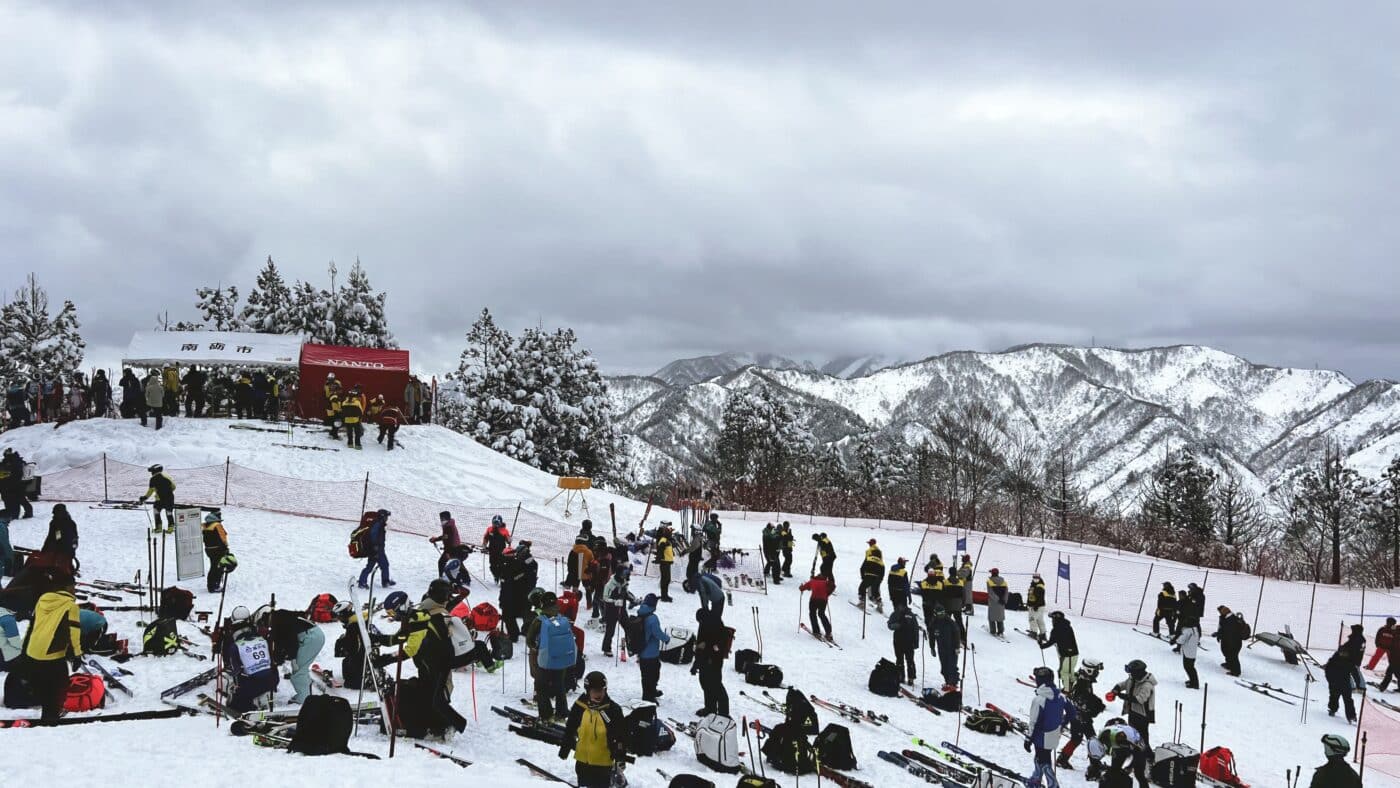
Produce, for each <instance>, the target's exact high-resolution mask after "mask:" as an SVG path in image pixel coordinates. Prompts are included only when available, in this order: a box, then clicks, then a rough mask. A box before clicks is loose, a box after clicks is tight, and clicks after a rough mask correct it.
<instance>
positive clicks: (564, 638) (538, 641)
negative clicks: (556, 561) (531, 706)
mask: <svg viewBox="0 0 1400 788" xmlns="http://www.w3.org/2000/svg"><path fill="white" fill-rule="evenodd" d="M525 643H526V645H528V646H529V647H530V648H531V649H538V653H537V654H536V656H535V665H536V671H535V706H536V708H537V709H538V711H539V717H540V722H541V723H543V724H549V723H550V722H553V721H554V718H555V717H563V716H565V715H566V714H568V713H569V709H568V705H567V704H566V702H565V699H564V691H565V689H566V687H567V683H568V672H569V670H570V669H571V668H572V667H573V666H574V663H575V662H577V661H578V651H577V649H578V647H577V645H576V643H575V641H574V633H573V624H572V622H570V621H569V619H568V617H567V616H565V615H563V614H562V613H560V612H559V600H558V599H557V598H556V597H555V596H554V594H551V593H548V592H546V593H545V594H544V596H543V597H542V599H541V610H540V615H539V616H538V617H536V619H535V620H534V621H533V622H531V624H530V629H529V632H528V633H527V634H526V636H525Z"/></svg>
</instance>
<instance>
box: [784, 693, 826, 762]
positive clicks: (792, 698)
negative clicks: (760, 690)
mask: <svg viewBox="0 0 1400 788" xmlns="http://www.w3.org/2000/svg"><path fill="white" fill-rule="evenodd" d="M783 708H784V709H785V711H784V712H783V719H784V720H785V721H787V722H790V723H792V724H793V725H796V726H797V727H798V728H799V729H801V730H802V732H803V733H805V734H808V735H811V734H815V733H816V732H817V731H819V730H821V723H819V722H818V721H817V710H816V709H814V708H812V702H811V701H809V700H807V696H806V695H803V694H802V691H801V690H799V689H797V688H796V687H788V691H787V697H786V698H784V703H783ZM838 768H839V767H838Z"/></svg>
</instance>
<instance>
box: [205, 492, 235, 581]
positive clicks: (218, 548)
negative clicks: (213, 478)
mask: <svg viewBox="0 0 1400 788" xmlns="http://www.w3.org/2000/svg"><path fill="white" fill-rule="evenodd" d="M199 536H200V538H201V539H202V540H203V541H204V555H205V556H207V557H208V558H209V576H208V578H206V580H205V585H204V587H205V588H206V589H208V591H209V593H211V594H217V593H219V589H220V588H221V587H222V586H223V582H224V576H225V575H227V574H228V573H229V572H232V571H233V570H234V569H235V568H236V567H237V566H238V559H236V558H234V557H233V553H231V552H229V549H228V532H227V531H225V530H224V523H223V520H222V519H221V518H220V517H219V514H218V512H209V513H208V514H206V515H204V522H203V523H201V524H200V526H199Z"/></svg>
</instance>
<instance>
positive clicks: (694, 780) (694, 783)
mask: <svg viewBox="0 0 1400 788" xmlns="http://www.w3.org/2000/svg"><path fill="white" fill-rule="evenodd" d="M666 788H715V784H714V783H712V782H710V781H709V780H706V779H705V778H704V777H701V776H700V775H698V774H678V775H676V776H675V777H672V778H671V782H669V783H667V784H666Z"/></svg>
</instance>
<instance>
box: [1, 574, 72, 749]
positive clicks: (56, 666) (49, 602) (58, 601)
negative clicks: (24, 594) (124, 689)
mask: <svg viewBox="0 0 1400 788" xmlns="http://www.w3.org/2000/svg"><path fill="white" fill-rule="evenodd" d="M39 587H40V590H41V593H40V596H39V599H38V601H37V602H36V603H35V605H34V615H33V618H32V621H31V622H30V624H29V632H28V633H27V634H26V635H25V639H24V643H23V649H24V656H25V659H23V660H20V664H19V665H18V666H16V667H17V668H18V670H17V671H16V672H17V673H20V674H21V675H22V677H23V678H24V679H25V680H27V681H28V682H29V686H30V688H31V690H32V691H33V693H34V697H35V698H37V699H38V700H39V703H40V705H41V706H42V707H43V713H42V716H41V717H40V719H39V724H40V725H54V724H57V723H58V718H59V717H60V716H62V714H63V701H64V699H65V698H66V697H67V696H68V663H69V662H70V661H71V662H72V663H73V667H75V668H76V667H78V666H79V665H81V664H82V656H83V645H82V632H81V627H80V621H79V619H80V616H79V613H78V600H77V597H76V596H75V595H74V593H73V576H72V575H71V574H68V573H67V572H64V571H62V570H50V571H49V572H48V573H46V574H45V575H44V576H43V577H42V578H41V579H40V581H39Z"/></svg>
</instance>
